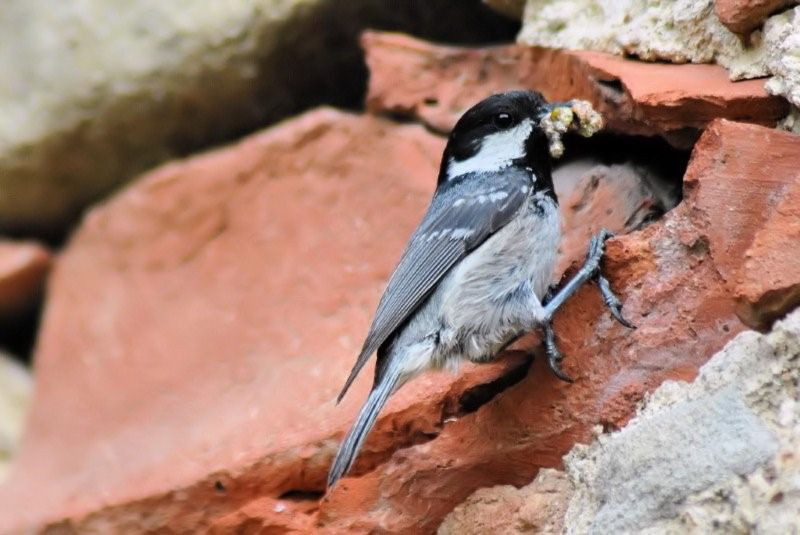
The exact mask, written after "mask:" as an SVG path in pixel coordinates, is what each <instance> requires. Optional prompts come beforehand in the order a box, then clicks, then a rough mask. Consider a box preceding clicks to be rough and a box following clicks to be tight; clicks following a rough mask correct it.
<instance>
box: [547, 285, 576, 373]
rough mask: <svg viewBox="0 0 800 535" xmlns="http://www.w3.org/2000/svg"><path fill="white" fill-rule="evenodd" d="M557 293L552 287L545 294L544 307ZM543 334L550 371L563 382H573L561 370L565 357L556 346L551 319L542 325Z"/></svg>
mask: <svg viewBox="0 0 800 535" xmlns="http://www.w3.org/2000/svg"><path fill="white" fill-rule="evenodd" d="M555 293H556V287H555V286H550V287H549V288H548V289H547V293H546V294H544V297H543V298H542V305H547V303H549V302H550V301H551V300H552V299H553V296H554V295H555ZM541 329H542V334H543V335H544V339H543V342H544V350H545V353H546V354H547V366H548V367H549V368H550V371H551V372H553V375H555V376H556V377H558V378H559V379H561V380H562V381H566V382H568V383H571V382H573V381H572V378H571V377H570V376H569V375H567V374H566V372H565V371H564V370H563V369H562V368H561V362H562V361H563V360H564V355H562V354H561V351H559V350H558V344H556V332H555V330H553V320H552V319H550V320H548V321H546V322H544V323H542V325H541Z"/></svg>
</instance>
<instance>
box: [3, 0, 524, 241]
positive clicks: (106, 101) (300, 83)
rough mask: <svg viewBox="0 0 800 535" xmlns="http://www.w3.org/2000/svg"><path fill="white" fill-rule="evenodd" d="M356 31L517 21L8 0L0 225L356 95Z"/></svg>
mask: <svg viewBox="0 0 800 535" xmlns="http://www.w3.org/2000/svg"><path fill="white" fill-rule="evenodd" d="M442 20H447V21H448V24H442V23H441V21H442ZM365 27H379V28H386V29H399V30H405V31H409V32H412V33H419V34H421V35H425V36H426V37H429V38H436V39H442V40H446V41H455V42H475V41H481V40H487V39H488V40H493V41H497V40H502V39H510V38H511V37H512V36H513V34H514V32H515V31H516V27H517V24H516V23H512V22H511V21H508V20H505V19H503V18H502V17H500V16H496V15H494V14H493V13H492V12H491V11H490V10H488V9H487V8H485V7H484V6H482V5H481V4H480V2H479V0H472V1H465V2H459V3H457V4H454V3H453V2H450V1H449V0H433V1H430V2H423V3H419V2H411V1H402V2H390V1H387V0H354V1H352V2H337V1H332V0H265V1H261V2H250V1H247V0H237V1H228V0H216V1H213V2H202V3H197V2H191V1H186V0H182V1H172V2H160V1H157V0H141V1H138V2H127V1H124V0H116V1H107V0H65V1H62V2H58V3H56V4H52V3H51V2H47V1H44V0H15V1H10V2H5V3H4V6H3V10H2V13H0V35H2V36H3V46H2V47H0V65H2V66H3V73H2V76H0V117H1V118H2V120H0V188H1V189H2V191H3V192H4V195H3V196H2V197H0V230H2V231H14V232H17V231H19V232H38V233H44V234H56V235H59V236H60V235H63V234H64V233H65V231H66V229H65V228H64V225H65V224H66V223H69V222H72V221H74V220H75V218H76V217H77V216H79V215H80V212H81V211H82V209H83V208H84V207H85V206H86V205H87V204H88V203H90V202H92V201H94V200H96V199H98V198H99V197H101V196H103V195H105V194H107V193H108V192H110V191H112V190H113V189H115V188H116V187H118V186H119V185H120V184H122V183H124V182H125V181H126V180H127V179H129V178H131V177H133V176H135V175H136V174H137V173H139V172H141V171H143V170H145V169H148V168H150V167H152V166H153V165H154V164H155V163H158V162H160V161H164V160H166V159H168V158H170V157H174V156H176V155H182V154H187V153H189V152H191V151H192V150H195V149H197V148H198V147H203V146H208V145H211V144H214V143H219V142H222V141H227V140H229V139H231V138H232V137H235V136H237V135H240V134H241V133H242V132H246V131H248V130H251V129H254V128H256V127H259V126H262V125H264V124H267V123H269V122H273V121H275V120H277V119H279V118H282V117H285V116H287V115H289V114H292V113H296V112H298V111H299V110H302V109H306V108H308V107H310V106H312V105H315V104H319V103H329V104H335V105H343V106H352V107H356V106H359V105H360V104H361V102H362V99H363V88H364V86H365V85H366V74H367V73H366V71H365V69H364V66H363V60H362V58H361V53H360V51H359V49H358V34H359V33H360V32H361V31H362V30H363V29H364V28H365Z"/></svg>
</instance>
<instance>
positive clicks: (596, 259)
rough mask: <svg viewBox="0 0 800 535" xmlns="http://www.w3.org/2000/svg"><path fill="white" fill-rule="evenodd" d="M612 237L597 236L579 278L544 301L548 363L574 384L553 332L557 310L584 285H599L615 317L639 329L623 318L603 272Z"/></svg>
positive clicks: (607, 233)
mask: <svg viewBox="0 0 800 535" xmlns="http://www.w3.org/2000/svg"><path fill="white" fill-rule="evenodd" d="M611 236H613V234H612V233H611V232H610V231H608V230H605V229H603V230H601V231H600V232H598V233H597V234H596V235H594V236H593V237H592V239H591V240H590V241H589V252H588V253H587V254H586V261H585V262H584V264H583V266H582V267H581V268H580V269H579V270H578V272H577V273H576V274H575V276H573V277H572V279H570V281H569V282H568V283H567V284H566V285H564V287H563V288H562V289H561V290H560V291H559V292H558V293H555V292H554V289H553V287H551V288H550V289H548V290H547V293H546V294H545V296H544V298H543V299H542V305H543V306H544V311H545V319H544V320H543V321H542V324H541V329H542V332H543V333H544V348H545V352H546V353H547V364H548V366H549V367H550V370H551V371H552V372H553V374H554V375H555V376H556V377H558V378H559V379H561V380H563V381H567V382H572V379H571V378H570V377H569V376H568V375H567V374H566V373H565V372H564V370H563V369H562V368H561V362H562V360H563V358H564V357H563V355H562V354H561V352H560V351H559V350H558V345H557V344H556V335H555V331H553V316H554V315H555V312H556V310H558V309H559V308H560V307H561V305H563V304H564V302H566V300H567V299H569V298H570V297H571V296H572V295H573V294H574V293H575V292H576V291H577V290H578V288H580V287H581V285H583V284H584V283H586V282H587V281H589V280H591V279H594V281H595V282H596V283H597V287H598V288H599V289H600V293H601V294H603V302H604V303H605V304H606V306H607V307H608V308H609V310H610V311H611V315H612V316H614V318H615V319H616V320H617V321H618V322H620V323H621V324H622V325H624V326H626V327H629V328H631V329H635V327H634V325H633V324H632V323H631V322H629V321H628V320H627V319H625V317H624V316H623V315H622V312H621V309H622V303H621V302H620V300H619V298H617V296H616V295H615V294H614V292H613V290H612V289H611V285H610V284H609V282H608V279H606V278H605V277H604V276H603V275H602V274H601V273H600V260H601V259H602V258H603V253H604V251H605V247H604V246H605V241H606V240H607V239H608V238H610V237H611Z"/></svg>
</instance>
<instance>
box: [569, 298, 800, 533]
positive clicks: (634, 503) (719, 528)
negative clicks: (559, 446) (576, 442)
mask: <svg viewBox="0 0 800 535" xmlns="http://www.w3.org/2000/svg"><path fill="white" fill-rule="evenodd" d="M798 358H800V311H797V312H794V313H793V314H791V315H790V316H789V317H787V318H786V320H785V321H781V322H778V323H777V324H776V325H775V328H774V329H773V331H772V332H771V333H770V334H768V335H760V334H757V333H755V332H752V331H746V332H743V333H741V334H740V335H739V336H737V337H736V338H735V339H734V340H732V341H731V342H730V343H729V344H728V345H727V346H726V347H725V348H724V349H723V350H722V351H720V352H719V353H718V354H717V355H715V356H714V358H713V359H711V360H710V361H709V362H708V363H707V364H706V365H705V366H703V368H701V370H700V374H699V376H698V378H697V379H696V380H695V381H694V382H693V383H691V384H686V383H680V382H668V383H666V384H664V385H663V386H662V387H661V388H659V389H658V390H656V391H655V392H654V393H653V394H652V395H651V396H649V397H648V399H647V401H646V403H645V406H644V408H643V409H642V410H641V411H640V414H639V415H638V416H637V417H636V418H635V419H634V420H632V421H631V422H630V423H629V424H628V426H627V427H626V428H625V429H623V430H622V431H620V432H618V433H614V434H611V435H604V436H601V437H600V438H599V440H597V441H596V442H594V443H593V444H591V445H590V446H578V447H576V448H575V450H573V451H572V452H571V453H570V454H569V455H568V456H567V458H566V460H565V464H566V469H567V472H568V474H569V478H570V480H571V482H572V483H573V484H574V487H575V491H574V494H573V495H572V498H571V501H570V502H569V507H568V509H567V514H566V517H565V520H564V524H565V525H566V526H568V529H567V530H566V532H567V533H576V534H577V533H591V532H596V531H597V527H598V526H603V529H604V530H611V531H620V530H622V531H625V532H636V533H648V534H650V533H652V534H656V533H662V534H663V533H666V534H679V533H687V532H689V533H711V532H721V533H742V532H752V533H792V532H793V530H794V531H796V530H797V528H798V527H800V525H798V518H797V511H798V509H800V484H798V481H800V456H798V451H800V403H798V402H797V383H798V381H799V380H800V366H798ZM720 409H721V410H720ZM664 424H667V425H668V426H671V429H669V430H667V429H661V430H660V431H661V432H662V434H660V435H659V429H658V428H659V426H663V425H664ZM731 433H732V435H731ZM654 442H657V443H658V444H656V445H655V446H656V447H655V448H654V447H653V446H654V444H653V443H654ZM637 467H638V468H639V470H636V468H637ZM692 467H694V469H692ZM628 487H630V488H632V490H633V492H634V493H635V495H636V499H635V500H628V501H626V502H625V503H624V504H622V503H621V501H620V499H621V498H622V496H620V494H619V493H620V492H621V488H622V489H625V488H628ZM633 487H635V489H633ZM654 499H657V500H658V503H654V502H653V500H654Z"/></svg>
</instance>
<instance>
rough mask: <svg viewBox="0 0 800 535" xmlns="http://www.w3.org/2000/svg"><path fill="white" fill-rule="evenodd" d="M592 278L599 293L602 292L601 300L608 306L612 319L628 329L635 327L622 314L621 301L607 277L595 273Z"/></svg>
mask: <svg viewBox="0 0 800 535" xmlns="http://www.w3.org/2000/svg"><path fill="white" fill-rule="evenodd" d="M594 280H595V282H596V283H597V287H598V288H600V293H601V294H603V302H604V303H605V304H606V306H607V307H608V310H609V311H610V312H611V315H612V316H614V319H615V320H617V321H618V322H620V323H621V324H622V325H624V326H625V327H627V328H629V329H635V328H636V325H634V324H633V323H631V322H630V321H628V320H627V319H626V318H625V316H623V315H622V303H621V302H620V300H619V298H618V297H617V296H616V295H615V294H614V291H613V290H612V289H611V285H610V284H609V283H608V279H607V278H605V277H604V276H603V275H601V274H600V273H598V274H597V275H595V278H594Z"/></svg>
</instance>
